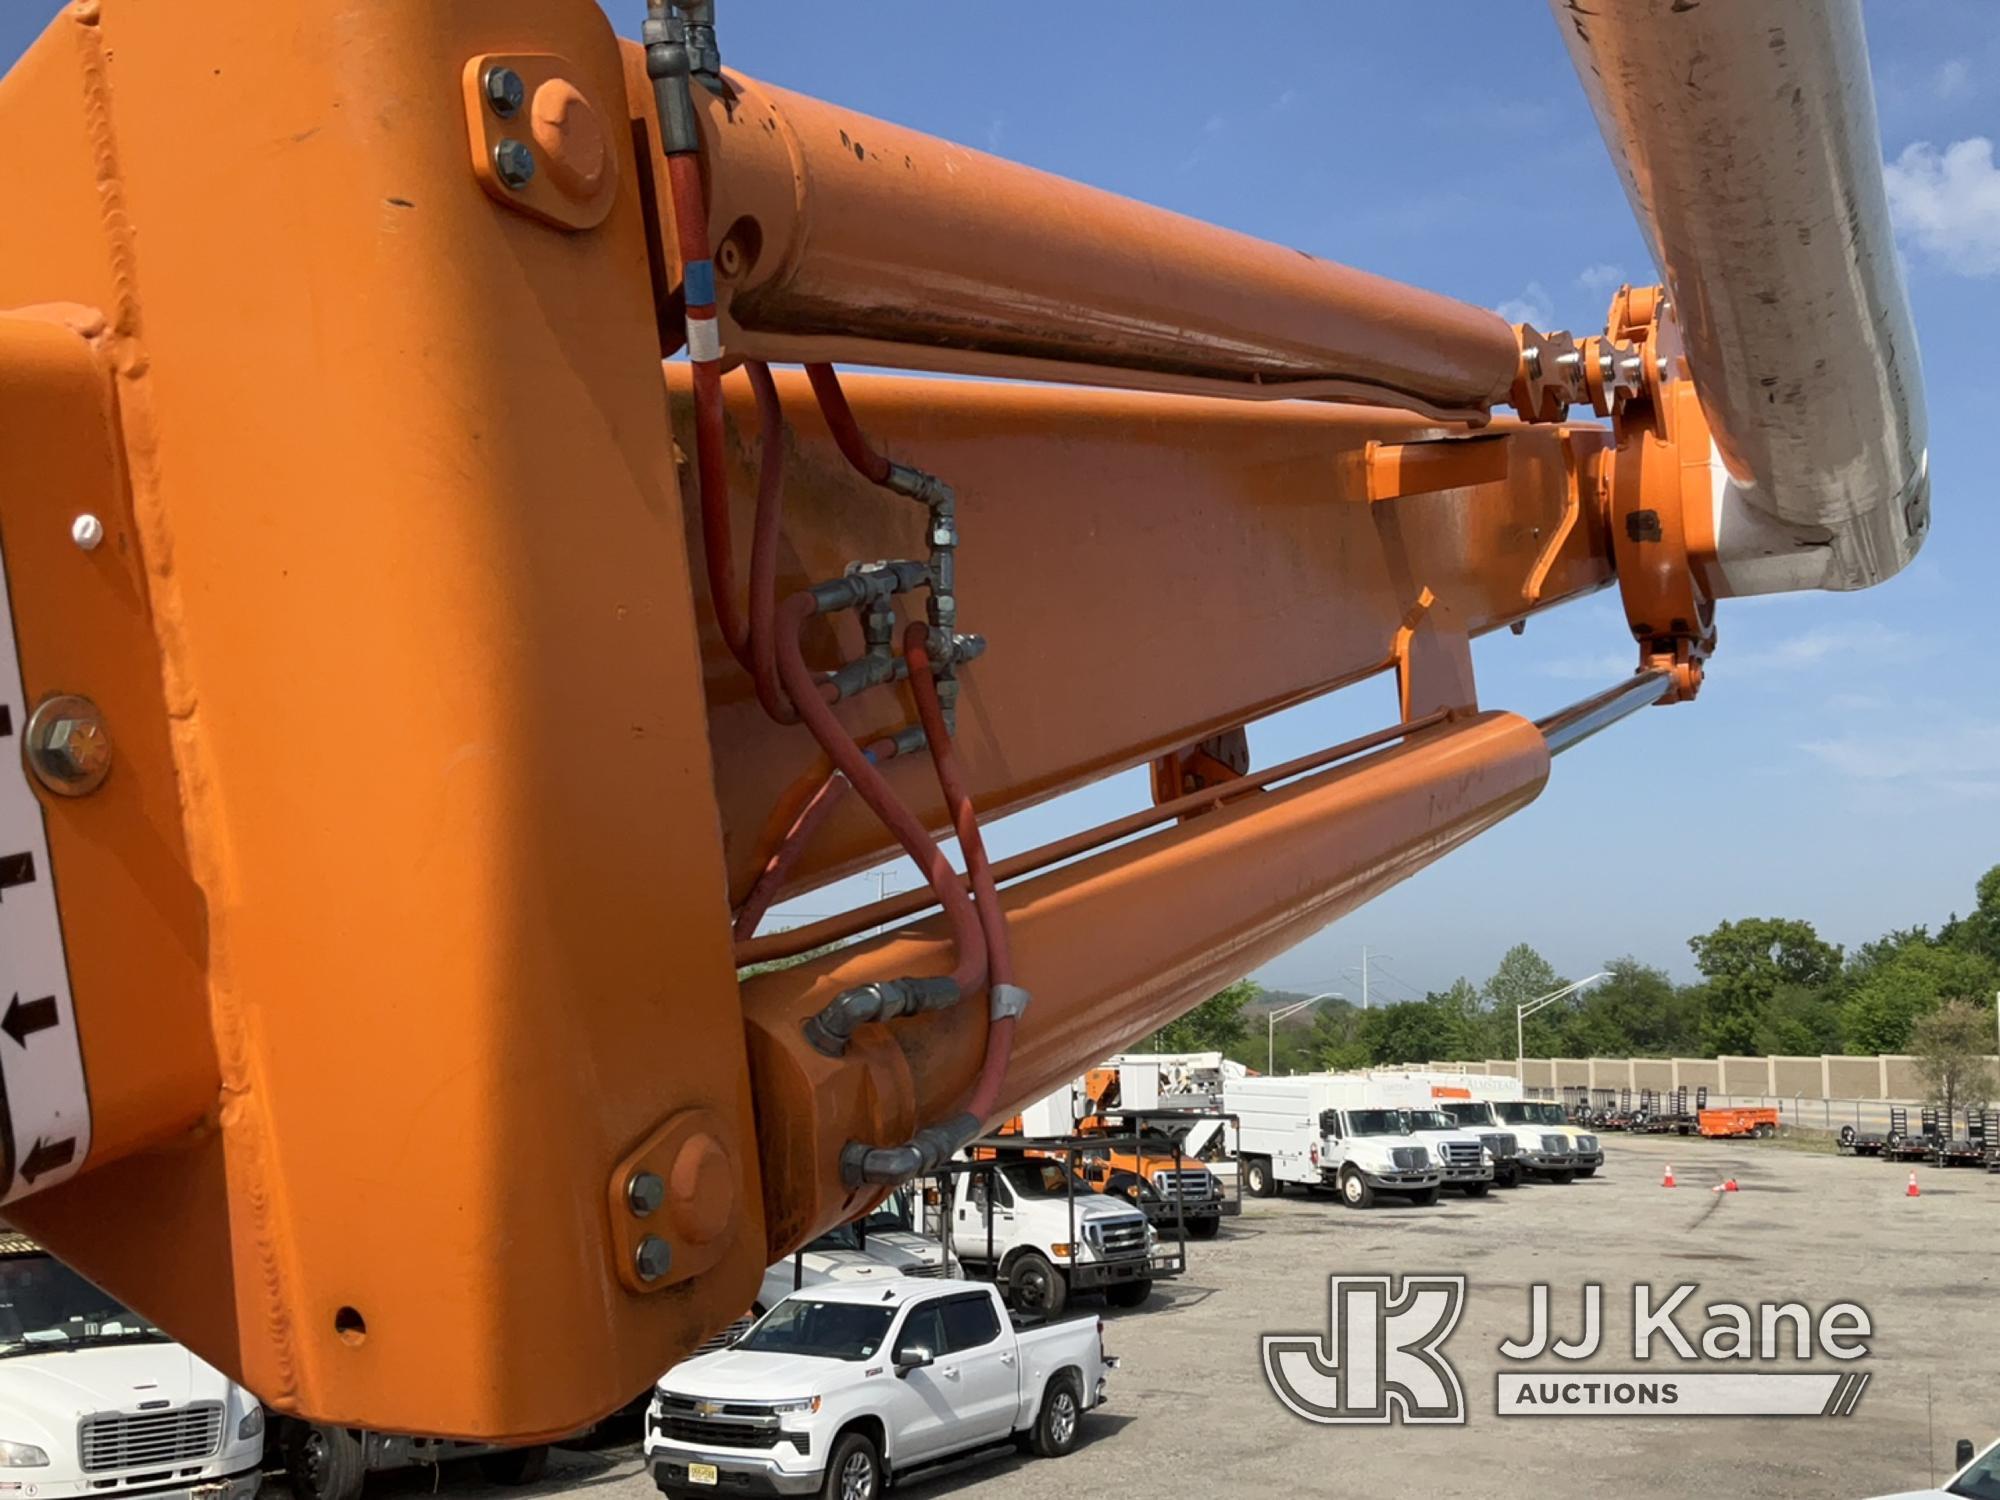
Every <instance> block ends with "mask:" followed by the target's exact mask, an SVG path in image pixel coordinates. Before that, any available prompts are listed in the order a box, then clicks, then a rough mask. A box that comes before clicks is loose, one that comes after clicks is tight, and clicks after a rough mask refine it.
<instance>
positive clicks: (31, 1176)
mask: <svg viewBox="0 0 2000 1500" xmlns="http://www.w3.org/2000/svg"><path fill="white" fill-rule="evenodd" d="M75 1155H76V1142H75V1141H74V1140H67V1141H41V1140H38V1141H36V1142H35V1146H34V1149H33V1150H32V1151H30V1152H29V1153H28V1159H27V1160H26V1161H24V1162H22V1163H21V1180H22V1181H23V1182H25V1183H27V1184H28V1186H30V1187H33V1186H34V1185H35V1179H36V1178H37V1177H46V1176H48V1175H49V1173H51V1172H54V1171H56V1170H58V1169H59V1168H62V1167H66V1166H68V1165H69V1163H70V1158H71V1157H73V1156H75Z"/></svg>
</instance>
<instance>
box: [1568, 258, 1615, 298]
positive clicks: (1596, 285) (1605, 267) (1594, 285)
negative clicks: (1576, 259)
mask: <svg viewBox="0 0 2000 1500" xmlns="http://www.w3.org/2000/svg"><path fill="white" fill-rule="evenodd" d="M1576 284H1577V285H1578V286H1580V287H1582V288H1583V289H1584V290H1585V291H1586V292H1608V291H1610V290H1612V288H1614V287H1621V286H1623V285H1624V284H1625V268H1624V267H1623V266H1614V265H1610V264H1608V263H1606V262H1603V261H1600V262H1598V263H1597V264H1596V265H1594V266H1585V267H1584V268H1583V269H1582V270H1581V271H1578V272H1577V273H1576Z"/></svg>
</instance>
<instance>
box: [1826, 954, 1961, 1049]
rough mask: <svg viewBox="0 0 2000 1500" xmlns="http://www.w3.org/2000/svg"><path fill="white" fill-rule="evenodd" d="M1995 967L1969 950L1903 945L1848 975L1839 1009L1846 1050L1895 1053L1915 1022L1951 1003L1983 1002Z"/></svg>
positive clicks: (1907, 1041) (1907, 1042) (1906, 1042)
mask: <svg viewBox="0 0 2000 1500" xmlns="http://www.w3.org/2000/svg"><path fill="white" fill-rule="evenodd" d="M1996 982H2000V964H1996V963H1995V962H1994V961H1993V960H1992V959H1990V958H1987V957H1986V956H1985V955H1984V954H1982V953H1978V952H1975V951H1973V950H1971V949H1969V948H1960V947H1948V946H1946V945H1945V944H1944V943H1942V942H1936V943H1933V942H1930V941H1928V940H1925V941H1923V942H1907V943H1903V944H1901V945H1899V946H1898V947H1896V948H1895V950H1894V951H1893V953H1892V954H1891V955H1890V956H1889V957H1887V958H1882V959H1879V960H1878V961H1876V962H1874V963H1873V964H1871V965H1870V966H1869V967H1868V968H1867V969H1866V970H1865V971H1863V972H1862V973H1860V975H1859V976H1858V977H1851V978H1850V981H1849V983H1848V986H1847V989H1846V996H1845V999H1844V1000H1843V1001H1842V1004H1841V1008H1840V1034H1841V1039H1842V1041H1843V1042H1844V1043H1845V1044H1846V1047H1847V1050H1848V1051H1849V1052H1860V1053H1869V1052H1901V1051H1902V1050H1904V1048H1906V1047H1908V1046H1909V1045H1910V1041H1911V1032H1912V1028H1913V1027H1914V1026H1915V1025H1916V1023H1917V1022H1918V1020H1920V1019H1921V1018H1922V1017H1924V1016H1926V1015H1928V1014H1929V1013H1930V1012H1931V1011H1934V1010H1936V1009H1937V1008H1938V1007H1939V1006H1940V1005H1943V1004H1946V1003H1948V1002H1950V1001H1953V1000H1964V1001H1969V1002H1971V1003H1973V1004H1983V1003H1984V1002H1985V1000H1986V997H1987V996H1989V995H1991V994H1992V993H1993V988H1994V985H1995V984H1996Z"/></svg>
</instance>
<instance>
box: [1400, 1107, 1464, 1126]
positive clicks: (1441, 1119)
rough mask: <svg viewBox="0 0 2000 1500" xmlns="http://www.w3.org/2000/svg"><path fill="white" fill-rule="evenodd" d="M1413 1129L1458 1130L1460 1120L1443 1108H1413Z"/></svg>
mask: <svg viewBox="0 0 2000 1500" xmlns="http://www.w3.org/2000/svg"><path fill="white" fill-rule="evenodd" d="M1410 1129H1412V1130H1456V1129H1458V1121H1456V1120H1454V1119H1453V1118H1452V1117H1451V1116H1450V1115H1448V1114H1446V1113H1445V1112H1444V1111H1443V1110H1441V1109H1413V1110H1411V1111H1410Z"/></svg>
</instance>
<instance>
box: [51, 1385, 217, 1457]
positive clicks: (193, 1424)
mask: <svg viewBox="0 0 2000 1500" xmlns="http://www.w3.org/2000/svg"><path fill="white" fill-rule="evenodd" d="M221 1443H222V1403H221V1402H219V1401H203V1402H200V1403H199V1404H197V1405H194V1406H183V1407H178V1408H176V1409H175V1410H173V1411H139V1412H125V1411H102V1412H96V1413H93V1414H92V1415H90V1416H87V1417H85V1418H84V1419H83V1420H82V1421H81V1422H79V1423H78V1424H77V1447H78V1449H79V1451H80V1452H81V1453H82V1455H83V1469H84V1472H85V1473H86V1474H101V1473H104V1472H105V1471H106V1470H110V1469H139V1468H147V1467H154V1466H158V1465H161V1464H183V1463H188V1462H190V1461H192V1460H194V1459H201V1458H207V1457H209V1456H210V1455H211V1454H213V1453H214V1452H215V1451H216V1449H217V1448H218V1447H220V1446H221Z"/></svg>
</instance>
